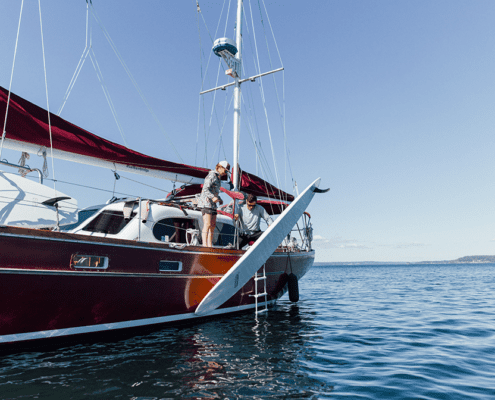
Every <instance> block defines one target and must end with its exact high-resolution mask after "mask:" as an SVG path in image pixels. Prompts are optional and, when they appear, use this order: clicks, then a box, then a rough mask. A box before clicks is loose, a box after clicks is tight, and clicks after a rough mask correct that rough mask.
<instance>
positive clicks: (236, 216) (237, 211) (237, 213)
mask: <svg viewBox="0 0 495 400" xmlns="http://www.w3.org/2000/svg"><path fill="white" fill-rule="evenodd" d="M235 208H236V209H235V214H234V219H235V220H236V221H237V220H238V219H239V218H242V209H241V207H240V206H239V205H238V204H237V205H236V207H235Z"/></svg>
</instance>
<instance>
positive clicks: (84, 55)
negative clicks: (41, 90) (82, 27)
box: [57, 0, 92, 115]
mask: <svg viewBox="0 0 495 400" xmlns="http://www.w3.org/2000/svg"><path fill="white" fill-rule="evenodd" d="M89 21H90V20H89V3H88V1H87V0H86V45H85V46H84V50H83V52H82V54H81V58H79V62H78V63H77V66H76V70H75V71H74V74H73V75H72V78H71V80H70V82H69V86H68V87H67V90H66V91H65V94H64V97H63V98H62V104H61V106H60V108H59V109H58V111H57V115H60V114H61V113H62V110H63V109H64V107H65V103H67V100H68V99H69V96H70V94H71V92H72V88H73V87H74V85H75V83H76V80H77V78H78V77H79V73H80V72H81V70H82V67H83V65H84V63H85V62H86V58H87V56H88V53H89V46H88V36H89V34H88V29H92V28H89Z"/></svg>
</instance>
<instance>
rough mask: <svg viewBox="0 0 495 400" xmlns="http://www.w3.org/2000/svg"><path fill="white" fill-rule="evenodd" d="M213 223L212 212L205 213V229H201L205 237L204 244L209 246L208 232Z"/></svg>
mask: <svg viewBox="0 0 495 400" xmlns="http://www.w3.org/2000/svg"><path fill="white" fill-rule="evenodd" d="M210 225H211V214H207V213H204V214H203V230H202V231H201V238H202V239H203V246H205V247H208V232H209V229H210Z"/></svg>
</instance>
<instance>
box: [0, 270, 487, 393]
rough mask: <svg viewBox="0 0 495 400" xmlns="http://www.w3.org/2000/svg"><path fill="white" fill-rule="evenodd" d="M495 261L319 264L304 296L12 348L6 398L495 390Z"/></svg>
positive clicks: (2, 365) (2, 380)
mask: <svg viewBox="0 0 495 400" xmlns="http://www.w3.org/2000/svg"><path fill="white" fill-rule="evenodd" d="M494 269H495V265H493V264H490V265H427V266H398V265H397V266H391V265H387V266H341V267H334V266H332V267H330V266H328V267H315V268H314V269H313V270H312V271H311V272H310V274H309V275H308V276H307V277H306V278H305V279H304V280H302V281H301V282H300V292H301V301H300V302H299V303H298V304H291V303H290V302H289V301H288V300H287V299H285V298H283V299H282V301H280V303H279V305H278V306H277V307H276V308H275V309H273V310H270V312H269V313H268V314H266V315H263V316H262V317H261V318H260V319H259V320H257V321H256V320H255V318H254V316H253V315H252V314H251V313H247V314H243V315H239V316H235V317H229V318H226V319H217V320H213V321H210V322H206V323H203V324H200V325H195V326H181V327H173V328H167V329H162V330H159V331H156V332H153V333H149V334H144V335H140V336H134V337H132V338H128V339H125V340H116V341H115V342H93V343H89V344H78V345H72V346H68V347H61V348H59V349H56V350H52V351H36V352H34V351H31V352H23V353H17V354H10V355H5V356H4V357H2V358H1V360H0V397H1V398H2V399H38V398H40V399H41V398H63V399H82V398H88V397H89V398H95V399H102V398H104V399H113V398H115V399H117V398H119V399H136V400H137V399H141V400H148V399H150V400H151V399H175V398H186V399H187V398H191V399H196V398H208V399H214V398H227V399H290V398H294V399H305V398H308V399H327V398H332V399H335V398H346V399H349V398H350V399H384V398H386V399H394V398H396V399H404V398H411V399H416V398H421V399H449V400H451V399H492V398H495V361H494V360H495V308H494V307H493V305H494V304H495V292H494V291H493V285H494V283H495V278H494V274H493V271H494Z"/></svg>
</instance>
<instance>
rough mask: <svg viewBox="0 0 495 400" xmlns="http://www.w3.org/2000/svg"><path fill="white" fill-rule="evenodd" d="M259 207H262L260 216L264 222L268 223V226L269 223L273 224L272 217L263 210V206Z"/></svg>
mask: <svg viewBox="0 0 495 400" xmlns="http://www.w3.org/2000/svg"><path fill="white" fill-rule="evenodd" d="M261 208H262V209H263V211H262V214H261V216H262V217H263V219H264V220H265V221H266V223H267V224H268V226H270V225H271V224H273V219H272V218H271V217H270V215H269V214H268V213H267V211H266V210H265V207H261Z"/></svg>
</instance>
